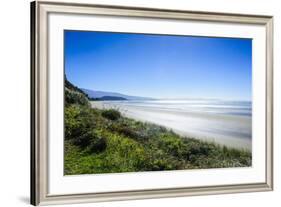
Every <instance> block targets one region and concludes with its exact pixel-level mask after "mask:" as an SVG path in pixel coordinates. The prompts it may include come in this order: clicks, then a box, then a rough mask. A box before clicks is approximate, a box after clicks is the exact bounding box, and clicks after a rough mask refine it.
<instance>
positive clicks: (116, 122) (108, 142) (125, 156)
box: [64, 104, 251, 175]
mask: <svg viewBox="0 0 281 207" xmlns="http://www.w3.org/2000/svg"><path fill="white" fill-rule="evenodd" d="M64 159H65V168H64V173H65V174H66V175H73V174H92V173H117V172H139V171H159V170H183V169H206V168H225V167H246V166H251V153H250V152H249V151H245V150H238V149H232V148H228V147H225V146H220V145H217V144H214V143H208V142H203V141H200V140H197V139H193V138H187V137H181V136H179V135H178V134H176V133H174V132H173V131H171V130H168V129H166V128H164V127H161V126H158V125H155V124H150V123H143V122H139V121H136V120H133V119H129V118H126V117H123V116H122V115H121V114H120V113H119V112H118V111H116V110H113V109H110V110H99V109H92V108H90V107H89V106H88V105H85V104H84V105H81V104H69V105H67V106H66V107H65V156H64Z"/></svg>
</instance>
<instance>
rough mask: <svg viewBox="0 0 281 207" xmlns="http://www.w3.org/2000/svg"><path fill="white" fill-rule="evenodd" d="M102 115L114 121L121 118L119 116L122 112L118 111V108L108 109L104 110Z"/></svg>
mask: <svg viewBox="0 0 281 207" xmlns="http://www.w3.org/2000/svg"><path fill="white" fill-rule="evenodd" d="M102 116H103V117H104V118H107V119H109V120H112V121H114V120H117V119H119V118H120V117H121V114H120V112H119V111H117V110H114V109H108V110H104V111H103V112H102Z"/></svg>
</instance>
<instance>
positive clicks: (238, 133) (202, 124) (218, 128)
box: [91, 101, 252, 151]
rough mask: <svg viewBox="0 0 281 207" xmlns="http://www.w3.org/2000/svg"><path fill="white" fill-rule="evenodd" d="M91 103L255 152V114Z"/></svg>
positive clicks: (218, 142)
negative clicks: (252, 117)
mask: <svg viewBox="0 0 281 207" xmlns="http://www.w3.org/2000/svg"><path fill="white" fill-rule="evenodd" d="M128 103H129V104H128ZM91 106H92V107H93V108H97V109H116V110H118V111H120V112H121V114H122V115H123V116H125V117H128V118H131V119H135V120H137V121H142V122H147V123H153V124H157V125H160V126H163V127H165V128H167V129H171V130H173V131H174V132H175V133H177V134H179V135H180V136H182V137H192V138H195V139H199V140H202V141H207V142H213V143H216V144H219V145H224V146H227V147H231V148H236V149H244V150H249V151H251V148H252V139H251V116H242V115H231V114H216V115H214V114H212V113H206V112H198V111H187V110H175V109H170V108H155V107H150V106H145V105H134V104H130V102H128V101H125V102H120V101H91Z"/></svg>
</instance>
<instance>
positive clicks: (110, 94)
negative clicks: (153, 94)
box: [81, 88, 152, 100]
mask: <svg viewBox="0 0 281 207" xmlns="http://www.w3.org/2000/svg"><path fill="white" fill-rule="evenodd" d="M81 90H82V91H83V92H84V93H85V94H87V95H88V96H89V98H93V99H96V98H102V97H119V98H124V99H125V100H151V99H152V98H149V97H140V96H129V95H125V94H121V93H116V92H107V91H94V90H89V89H84V88H82V89H81Z"/></svg>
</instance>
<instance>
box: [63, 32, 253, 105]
mask: <svg viewBox="0 0 281 207" xmlns="http://www.w3.org/2000/svg"><path fill="white" fill-rule="evenodd" d="M65 73H66V76H67V78H68V80H69V81H70V82H72V83H73V84H75V85H76V86H78V87H80V88H86V89H92V90H101V91H110V92H119V93H123V94H127V95H135V96H146V97H154V98H218V99H228V100H229V99H230V100H251V89H252V86H251V85H252V40H251V39H238V38H235V39H234V38H208V37H192V36H171V35H148V34H128V33H111V32H87V31H65Z"/></svg>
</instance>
